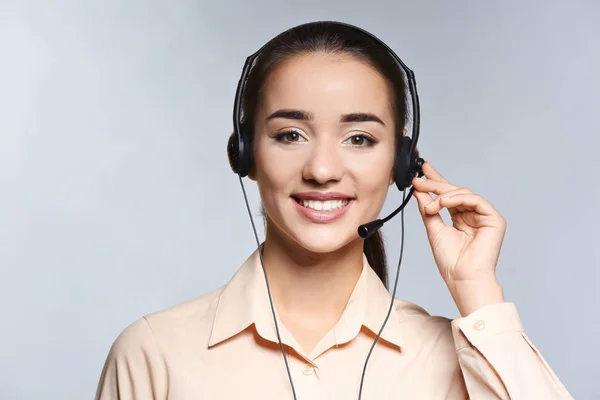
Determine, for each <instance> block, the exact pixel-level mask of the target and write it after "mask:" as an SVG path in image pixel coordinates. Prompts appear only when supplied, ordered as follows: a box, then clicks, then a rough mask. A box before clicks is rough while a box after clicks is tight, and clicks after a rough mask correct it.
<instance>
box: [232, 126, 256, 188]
mask: <svg viewBox="0 0 600 400" xmlns="http://www.w3.org/2000/svg"><path fill="white" fill-rule="evenodd" d="M227 158H228V159H229V166H230V167H231V169H232V170H233V172H235V173H236V174H238V175H239V176H241V177H242V178H243V177H245V176H246V175H248V172H249V171H250V164H251V155H250V146H249V144H248V141H247V136H246V135H242V136H241V140H240V137H238V135H237V134H236V133H235V132H234V133H232V134H231V136H229V140H228V141H227Z"/></svg>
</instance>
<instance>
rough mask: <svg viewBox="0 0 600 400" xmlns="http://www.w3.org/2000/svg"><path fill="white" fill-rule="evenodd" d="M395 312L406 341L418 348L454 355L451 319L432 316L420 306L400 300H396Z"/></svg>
mask: <svg viewBox="0 0 600 400" xmlns="http://www.w3.org/2000/svg"><path fill="white" fill-rule="evenodd" d="M395 310H396V314H397V315H398V320H399V323H400V327H401V331H402V333H403V336H405V337H406V340H408V341H410V342H411V343H413V344H418V345H419V347H420V348H424V347H430V348H431V350H435V351H442V350H443V351H444V352H446V353H451V354H454V347H455V346H454V337H453V331H452V319H450V318H447V317H444V316H439V315H432V314H430V313H429V312H428V311H427V310H426V309H425V308H423V307H422V306H419V305H417V304H415V303H411V302H409V301H406V300H401V299H396V301H395Z"/></svg>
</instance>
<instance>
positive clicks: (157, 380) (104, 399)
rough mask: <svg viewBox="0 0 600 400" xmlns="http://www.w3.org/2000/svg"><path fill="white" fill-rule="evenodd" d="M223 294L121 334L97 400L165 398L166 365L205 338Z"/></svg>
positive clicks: (167, 312) (157, 314) (186, 305)
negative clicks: (220, 296)
mask: <svg viewBox="0 0 600 400" xmlns="http://www.w3.org/2000/svg"><path fill="white" fill-rule="evenodd" d="M222 289H223V288H222V287H221V288H219V289H216V290H214V291H212V292H209V293H207V294H204V295H202V296H199V297H197V298H195V299H192V300H188V301H186V302H184V303H180V304H177V305H175V306H172V307H169V308H166V309H164V310H161V311H157V312H154V313H151V314H147V315H144V316H142V317H140V318H139V319H137V320H136V321H134V322H133V323H131V324H130V325H128V326H127V327H126V328H125V329H123V330H122V331H121V333H120V334H119V335H118V336H117V338H116V339H115V340H114V342H113V344H112V346H111V348H110V350H109V353H108V356H107V358H106V361H105V364H104V367H103V369H102V373H101V376H100V381H99V383H98V389H97V392H96V399H100V400H113V399H142V398H166V393H167V391H168V382H169V372H168V370H167V365H168V364H169V360H170V359H171V358H172V357H173V356H174V355H175V356H176V355H177V354H178V353H179V354H181V353H185V351H186V350H189V349H190V348H192V347H193V346H194V345H195V346H201V344H200V343H201V342H202V339H201V338H202V337H203V336H204V337H207V338H208V335H209V333H210V330H211V326H212V320H213V316H214V310H215V308H216V303H217V302H218V299H219V294H220V292H221V291H222ZM186 339H188V340H186ZM198 339H200V340H198ZM207 340H208V339H207Z"/></svg>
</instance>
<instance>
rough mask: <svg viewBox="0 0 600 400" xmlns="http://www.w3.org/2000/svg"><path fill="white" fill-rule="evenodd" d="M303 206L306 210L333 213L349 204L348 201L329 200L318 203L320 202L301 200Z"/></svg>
mask: <svg viewBox="0 0 600 400" xmlns="http://www.w3.org/2000/svg"><path fill="white" fill-rule="evenodd" d="M301 201H302V205H303V206H304V207H306V208H310V209H313V210H317V211H332V210H338V209H340V208H344V207H346V205H347V204H348V200H347V199H344V200H327V201H318V200H301Z"/></svg>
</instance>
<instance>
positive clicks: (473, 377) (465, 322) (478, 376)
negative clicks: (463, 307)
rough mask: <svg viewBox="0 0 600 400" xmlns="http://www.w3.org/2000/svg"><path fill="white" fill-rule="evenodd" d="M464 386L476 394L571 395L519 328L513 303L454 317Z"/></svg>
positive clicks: (501, 399)
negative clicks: (461, 316) (457, 317)
mask: <svg viewBox="0 0 600 400" xmlns="http://www.w3.org/2000/svg"><path fill="white" fill-rule="evenodd" d="M451 325H452V334H453V337H454V343H455V349H456V351H457V354H458V361H459V364H460V367H461V370H462V373H463V377H464V380H465V384H466V387H467V391H468V393H469V397H470V398H471V399H476V400H488V399H489V400H492V399H494V400H530V399H544V400H567V399H568V400H573V397H571V395H570V394H569V393H568V392H567V389H566V388H565V387H564V386H563V384H562V383H561V382H560V380H559V379H558V377H557V376H556V375H555V374H554V372H553V371H552V370H551V369H550V366H549V365H548V364H547V363H546V361H545V360H544V358H543V357H542V355H541V354H540V352H539V351H538V350H537V349H536V348H535V346H534V345H533V344H532V343H531V341H530V340H529V339H528V337H527V336H526V335H525V333H524V332H523V328H522V325H521V320H520V318H519V315H518V313H517V310H516V307H515V305H514V304H513V303H499V304H492V305H488V306H485V307H482V308H481V309H479V310H476V311H475V312H473V313H472V314H470V315H468V316H466V317H464V318H459V319H456V320H453V321H452V324H451Z"/></svg>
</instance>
